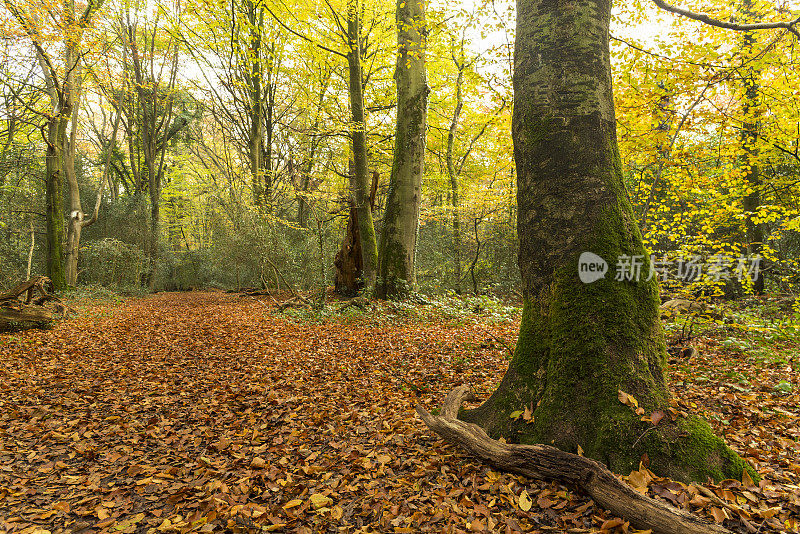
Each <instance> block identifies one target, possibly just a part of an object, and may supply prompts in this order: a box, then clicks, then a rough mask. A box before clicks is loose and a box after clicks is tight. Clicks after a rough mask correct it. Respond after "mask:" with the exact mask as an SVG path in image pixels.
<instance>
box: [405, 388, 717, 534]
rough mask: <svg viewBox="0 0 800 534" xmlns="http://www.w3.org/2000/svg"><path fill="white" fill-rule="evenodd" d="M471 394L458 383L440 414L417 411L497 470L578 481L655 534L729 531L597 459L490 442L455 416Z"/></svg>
mask: <svg viewBox="0 0 800 534" xmlns="http://www.w3.org/2000/svg"><path fill="white" fill-rule="evenodd" d="M469 397H470V395H469V386H459V387H457V388H455V389H454V390H453V391H451V392H450V394H449V395H448V396H447V399H446V400H445V402H444V406H442V410H441V414H440V415H431V414H430V413H429V412H428V411H427V410H426V409H425V408H423V407H422V406H420V405H417V413H418V414H419V416H420V417H421V418H422V420H423V421H425V424H427V425H428V426H429V427H430V428H431V429H432V430H433V431H434V432H436V433H437V434H439V435H440V436H442V437H443V438H444V439H446V440H447V441H450V442H451V443H453V444H455V445H458V446H460V447H462V448H464V449H466V450H467V451H469V452H470V453H472V454H474V455H475V456H478V457H479V458H482V459H484V460H485V461H487V462H488V463H489V464H491V465H492V466H494V467H496V468H497V469H501V470H503V471H510V472H512V473H517V474H521V475H523V476H528V477H533V478H539V479H542V478H544V479H551V480H557V481H559V482H561V483H562V484H570V485H576V486H578V487H579V488H581V489H582V490H583V491H585V492H586V493H587V494H589V496H590V497H591V498H592V499H593V500H594V501H595V502H596V503H597V504H598V505H600V506H601V507H603V508H606V509H608V510H610V511H611V512H612V513H614V514H616V515H619V516H620V517H623V518H625V519H626V520H627V521H630V523H631V525H633V526H634V527H636V528H640V529H652V531H653V532H654V533H656V534H686V533H689V532H691V533H692V534H730V531H728V530H727V529H725V528H724V527H722V526H719V525H714V524H710V523H707V522H706V521H703V520H702V519H700V518H699V517H697V516H694V515H692V514H691V513H689V512H687V511H684V510H680V509H677V508H673V507H671V506H670V505H668V504H665V503H663V502H659V501H656V500H654V499H651V498H650V497H647V496H646V495H642V494H641V493H639V492H638V491H636V490H635V489H633V488H632V487H631V486H629V485H628V484H626V483H625V482H623V481H622V480H620V479H619V478H618V477H616V476H614V473H612V472H611V471H609V470H608V468H606V467H605V466H604V465H603V464H601V463H599V462H597V461H595V460H591V459H589V458H585V457H583V456H579V455H576V454H570V453H567V452H564V451H561V450H559V449H556V448H555V447H551V446H549V445H511V444H508V443H503V442H500V441H497V440H493V439H492V438H490V437H489V436H488V435H487V434H486V432H484V430H483V429H482V428H481V427H479V426H477V425H474V424H470V423H465V422H464V421H459V420H458V419H457V418H456V415H457V414H458V410H459V406H460V405H461V401H462V400H469Z"/></svg>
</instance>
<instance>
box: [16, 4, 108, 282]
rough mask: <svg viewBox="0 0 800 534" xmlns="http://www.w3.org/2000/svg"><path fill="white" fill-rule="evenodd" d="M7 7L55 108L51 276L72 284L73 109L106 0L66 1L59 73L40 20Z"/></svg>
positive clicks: (50, 163)
mask: <svg viewBox="0 0 800 534" xmlns="http://www.w3.org/2000/svg"><path fill="white" fill-rule="evenodd" d="M4 4H5V6H6V9H7V10H8V11H9V12H10V13H11V14H12V16H13V17H14V19H16V21H17V22H18V23H19V24H20V25H21V26H22V28H23V30H24V31H25V33H26V34H27V35H28V37H30V39H31V42H32V44H33V47H34V48H35V50H36V59H37V61H38V62H39V65H40V67H41V68H42V74H43V76H44V81H45V90H46V92H47V95H48V96H49V98H50V105H51V112H50V114H49V115H48V118H47V128H46V130H47V134H46V144H47V152H46V158H45V203H46V217H47V275H48V276H49V277H50V280H51V281H52V282H53V287H54V288H55V289H56V290H62V289H66V287H67V285H68V279H67V273H66V271H65V268H64V258H63V253H64V247H63V240H64V214H63V209H64V206H63V203H64V199H63V195H62V189H63V186H64V176H65V175H66V177H67V180H69V181H70V185H71V180H72V178H73V177H74V172H75V170H74V161H75V143H74V131H75V128H76V125H75V124H74V118H73V116H72V115H73V111H74V106H75V105H76V102H77V100H78V96H79V91H80V74H79V71H80V61H81V55H80V53H79V52H80V50H79V47H80V42H81V38H82V35H83V31H84V29H85V28H86V26H87V25H88V24H90V23H91V20H92V17H93V16H94V13H95V12H96V11H97V10H98V9H99V8H100V7H101V6H102V4H103V0H89V2H87V4H86V6H84V8H83V12H82V13H80V14H78V13H77V12H76V7H75V1H74V0H66V1H65V2H64V3H63V6H62V8H63V9H62V13H61V20H60V23H61V24H62V25H63V33H64V43H63V45H64V52H63V53H64V56H63V57H64V63H63V65H64V72H63V73H59V72H58V71H57V68H56V66H55V63H54V61H53V58H52V56H51V55H49V54H48V53H47V51H46V50H45V48H44V47H43V43H42V36H41V35H40V34H39V30H37V29H36V28H37V25H36V24H35V23H34V22H35V19H34V18H31V16H30V15H29V14H28V13H25V12H23V11H22V10H20V9H19V7H18V6H17V5H16V4H15V3H14V2H13V1H12V0H5V1H4ZM71 119H73V136H72V137H73V138H72V139H70V138H68V137H67V128H68V124H69V122H70V120H71Z"/></svg>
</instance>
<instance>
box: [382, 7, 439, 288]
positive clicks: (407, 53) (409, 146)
mask: <svg viewBox="0 0 800 534" xmlns="http://www.w3.org/2000/svg"><path fill="white" fill-rule="evenodd" d="M396 13H397V15H396V17H397V47H398V51H397V67H396V69H395V74H394V77H395V81H396V83H397V127H396V130H395V145H394V162H393V164H392V174H391V177H390V178H389V194H388V196H387V198H386V211H385V213H384V217H383V227H382V229H381V246H380V253H379V262H380V275H379V279H378V285H377V295H378V297H380V298H387V297H402V296H403V295H404V294H405V293H406V292H407V291H409V290H416V287H417V275H416V270H415V265H414V259H415V258H414V256H415V252H416V244H417V231H418V229H419V206H420V201H421V196H422V177H423V175H424V171H425V130H426V128H427V114H428V84H427V76H426V71H425V34H426V28H425V2H417V1H410V2H408V1H406V0H397V11H396Z"/></svg>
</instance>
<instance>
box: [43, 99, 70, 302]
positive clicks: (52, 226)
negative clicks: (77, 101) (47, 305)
mask: <svg viewBox="0 0 800 534" xmlns="http://www.w3.org/2000/svg"><path fill="white" fill-rule="evenodd" d="M55 109H56V110H58V109H59V108H58V107H55ZM60 110H61V111H62V113H58V114H54V115H53V116H51V117H50V119H49V120H48V123H47V155H46V157H45V204H46V210H47V211H46V224H47V256H46V261H47V270H46V272H47V276H48V278H50V280H52V282H53V287H54V288H55V290H56V291H61V290H64V289H66V288H67V278H66V274H65V272H64V246H63V243H64V214H63V211H62V210H63V209H64V198H63V193H62V191H63V189H64V181H63V174H62V172H63V169H64V152H63V151H64V137H65V136H66V130H67V121H68V120H69V119H68V117H69V115H67V118H65V117H63V110H64V107H61V108H60Z"/></svg>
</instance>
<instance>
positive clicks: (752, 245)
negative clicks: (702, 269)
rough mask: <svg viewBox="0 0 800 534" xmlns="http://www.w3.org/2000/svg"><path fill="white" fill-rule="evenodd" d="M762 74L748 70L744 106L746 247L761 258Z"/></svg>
mask: <svg viewBox="0 0 800 534" xmlns="http://www.w3.org/2000/svg"><path fill="white" fill-rule="evenodd" d="M742 12H743V15H744V16H745V17H746V18H747V20H750V19H752V18H753V17H754V13H753V2H752V0H744V4H743V6H742ZM743 38H744V42H743V46H742V49H743V52H744V56H743V57H746V58H751V57H752V55H753V54H754V50H753V48H754V46H755V43H756V37H755V34H754V33H753V32H752V31H748V32H744V35H743ZM758 76H759V73H758V71H757V70H756V69H755V68H753V66H752V63H748V65H747V66H746V67H745V69H744V76H743V78H742V83H743V86H744V103H743V110H742V112H743V115H744V123H743V124H742V134H741V143H742V148H744V157H743V158H742V159H743V165H744V169H745V180H746V181H747V185H748V187H749V189H750V191H751V192H750V193H749V194H747V195H745V197H744V198H743V199H742V208H743V209H744V211H745V219H744V221H745V232H746V240H747V243H746V246H747V252H748V254H752V255H757V254H761V248H762V246H763V244H764V227H763V225H762V224H759V223H756V222H754V221H753V218H754V217H756V216H757V214H758V209H759V207H760V206H761V173H760V170H759V162H758V158H759V147H758V130H759V126H760V124H759V119H758V115H759V104H758V96H759V90H760V87H759V82H758ZM753 290H754V292H755V293H756V294H758V295H760V294H762V293H764V275H763V274H761V273H759V275H758V278H757V279H756V280H754V287H753Z"/></svg>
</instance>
